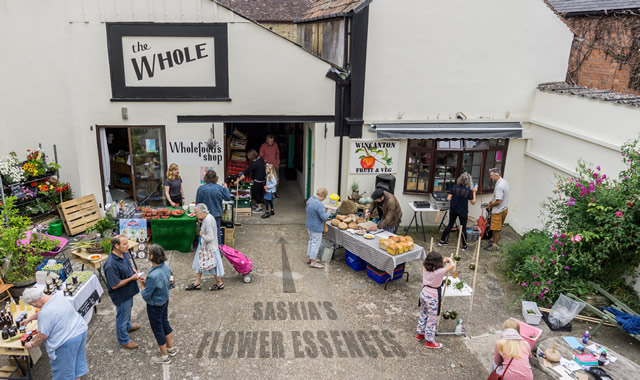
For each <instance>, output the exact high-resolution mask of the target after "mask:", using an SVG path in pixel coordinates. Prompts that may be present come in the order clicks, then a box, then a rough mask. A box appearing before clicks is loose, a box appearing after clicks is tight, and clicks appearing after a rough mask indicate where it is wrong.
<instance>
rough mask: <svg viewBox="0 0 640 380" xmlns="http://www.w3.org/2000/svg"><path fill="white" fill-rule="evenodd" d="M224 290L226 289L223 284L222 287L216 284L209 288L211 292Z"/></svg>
mask: <svg viewBox="0 0 640 380" xmlns="http://www.w3.org/2000/svg"><path fill="white" fill-rule="evenodd" d="M222 289H224V284H221V285H218V284H216V285H213V286H212V287H210V288H209V290H210V291H212V292H213V291H216V290H222Z"/></svg>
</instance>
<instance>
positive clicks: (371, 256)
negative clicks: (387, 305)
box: [326, 221, 427, 277]
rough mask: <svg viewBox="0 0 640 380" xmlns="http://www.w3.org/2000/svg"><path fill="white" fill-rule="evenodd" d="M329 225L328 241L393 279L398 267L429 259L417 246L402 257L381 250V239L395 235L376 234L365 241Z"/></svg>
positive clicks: (401, 255) (422, 249)
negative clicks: (394, 271) (413, 261)
mask: <svg viewBox="0 0 640 380" xmlns="http://www.w3.org/2000/svg"><path fill="white" fill-rule="evenodd" d="M327 225H328V227H329V229H328V231H327V233H326V237H327V239H329V240H331V241H332V242H334V243H336V244H337V245H340V246H342V247H344V248H345V249H348V250H349V251H350V252H352V253H353V254H354V255H356V256H358V257H360V258H361V259H362V260H364V261H366V262H367V263H369V264H371V265H373V266H374V267H376V268H379V269H381V270H383V271H385V272H387V273H389V275H391V277H393V270H394V269H395V267H397V266H398V265H400V264H404V263H406V262H409V261H412V260H418V259H421V260H424V259H425V258H426V257H427V255H426V253H425V251H424V248H422V247H421V246H419V245H417V244H414V245H413V250H411V251H409V252H405V253H402V254H400V255H395V256H393V255H390V254H388V253H387V252H386V251H383V250H382V249H380V242H379V241H380V238H388V237H389V236H394V235H395V234H392V233H390V232H387V231H384V232H380V233H378V234H375V235H374V238H373V239H365V238H364V237H362V236H360V235H357V234H352V233H350V232H347V231H346V230H340V229H338V228H337V227H335V226H332V225H331V223H330V222H329V221H327Z"/></svg>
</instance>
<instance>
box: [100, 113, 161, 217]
mask: <svg viewBox="0 0 640 380" xmlns="http://www.w3.org/2000/svg"><path fill="white" fill-rule="evenodd" d="M97 132H98V152H99V156H100V177H101V180H102V189H103V191H102V195H103V200H104V202H105V204H107V203H111V202H118V201H123V200H130V201H134V202H136V203H137V204H138V205H153V206H160V205H164V204H165V195H164V191H163V190H164V187H163V182H164V178H165V173H166V167H167V158H166V146H165V145H166V144H165V142H166V138H165V130H164V127H162V126H98V127H97Z"/></svg>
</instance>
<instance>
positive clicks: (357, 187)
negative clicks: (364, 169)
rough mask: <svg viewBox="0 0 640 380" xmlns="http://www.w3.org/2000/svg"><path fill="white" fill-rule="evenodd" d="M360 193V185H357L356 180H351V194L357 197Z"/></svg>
mask: <svg viewBox="0 0 640 380" xmlns="http://www.w3.org/2000/svg"><path fill="white" fill-rule="evenodd" d="M359 194H360V185H358V182H355V181H354V182H353V183H352V184H351V195H352V196H353V197H357V196H358V195H359Z"/></svg>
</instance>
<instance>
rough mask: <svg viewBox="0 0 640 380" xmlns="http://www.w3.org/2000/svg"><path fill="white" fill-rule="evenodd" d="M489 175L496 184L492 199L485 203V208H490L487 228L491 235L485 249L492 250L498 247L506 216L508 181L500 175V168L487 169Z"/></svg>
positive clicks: (507, 209) (507, 210) (507, 208)
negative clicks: (489, 219) (489, 221)
mask: <svg viewBox="0 0 640 380" xmlns="http://www.w3.org/2000/svg"><path fill="white" fill-rule="evenodd" d="M489 176H490V177H491V180H492V181H495V183H496V185H495V187H494V189H493V199H492V200H491V202H489V204H488V205H487V209H488V210H491V226H490V227H489V229H490V230H491V232H492V234H493V235H492V238H491V243H490V244H489V245H488V246H487V247H485V249H486V250H487V251H494V250H496V249H498V241H499V240H500V232H502V226H503V225H504V220H505V219H506V218H507V212H509V183H508V182H507V180H505V179H504V178H502V177H501V176H500V169H496V168H493V169H489Z"/></svg>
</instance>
